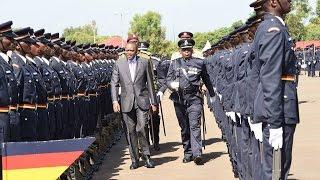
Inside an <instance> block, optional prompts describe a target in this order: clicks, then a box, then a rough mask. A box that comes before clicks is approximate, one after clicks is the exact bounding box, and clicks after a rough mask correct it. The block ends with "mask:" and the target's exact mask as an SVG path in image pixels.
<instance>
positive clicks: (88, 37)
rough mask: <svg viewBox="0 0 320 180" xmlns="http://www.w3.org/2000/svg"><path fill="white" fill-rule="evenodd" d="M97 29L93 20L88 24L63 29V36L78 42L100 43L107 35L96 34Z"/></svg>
mask: <svg viewBox="0 0 320 180" xmlns="http://www.w3.org/2000/svg"><path fill="white" fill-rule="evenodd" d="M97 31H98V29H97V28H96V24H95V21H92V23H90V24H85V25H83V26H79V27H69V28H66V29H64V31H63V37H65V38H66V39H67V40H76V41H77V43H78V44H81V43H94V42H96V43H100V42H102V41H104V40H106V39H107V36H98V35H97Z"/></svg>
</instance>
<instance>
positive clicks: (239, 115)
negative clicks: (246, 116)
mask: <svg viewBox="0 0 320 180" xmlns="http://www.w3.org/2000/svg"><path fill="white" fill-rule="evenodd" d="M236 114H237V116H238V118H239V120H240V124H241V114H240V113H236Z"/></svg>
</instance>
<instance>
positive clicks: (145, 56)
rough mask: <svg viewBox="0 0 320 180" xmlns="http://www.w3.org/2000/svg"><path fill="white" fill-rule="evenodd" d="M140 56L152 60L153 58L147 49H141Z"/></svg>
mask: <svg viewBox="0 0 320 180" xmlns="http://www.w3.org/2000/svg"><path fill="white" fill-rule="evenodd" d="M138 56H139V57H141V58H144V59H147V60H150V59H151V53H149V52H147V51H140V52H139V54H138Z"/></svg>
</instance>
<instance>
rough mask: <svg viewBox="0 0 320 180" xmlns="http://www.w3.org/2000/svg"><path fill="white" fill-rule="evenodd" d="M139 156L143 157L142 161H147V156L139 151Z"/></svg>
mask: <svg viewBox="0 0 320 180" xmlns="http://www.w3.org/2000/svg"><path fill="white" fill-rule="evenodd" d="M139 157H141V160H142V161H145V160H146V157H145V156H144V155H143V154H142V153H139Z"/></svg>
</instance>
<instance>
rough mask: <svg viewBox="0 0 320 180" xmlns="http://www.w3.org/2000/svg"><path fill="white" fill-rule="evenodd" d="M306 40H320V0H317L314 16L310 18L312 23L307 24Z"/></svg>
mask: <svg viewBox="0 0 320 180" xmlns="http://www.w3.org/2000/svg"><path fill="white" fill-rule="evenodd" d="M305 30H306V37H305V40H320V0H317V4H316V9H315V13H314V17H312V18H311V19H310V23H309V24H308V25H306V26H305Z"/></svg>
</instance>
